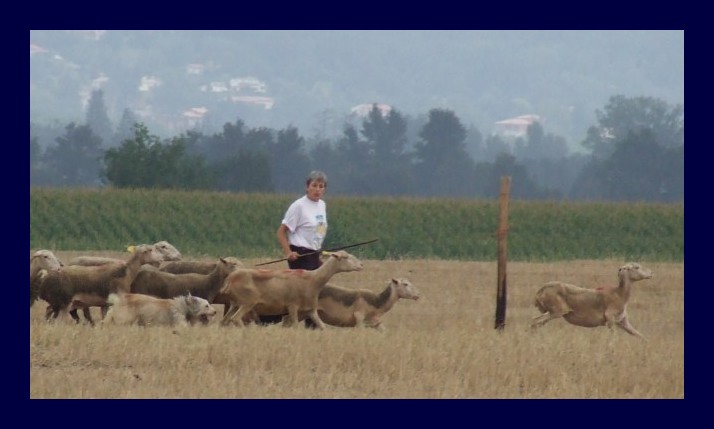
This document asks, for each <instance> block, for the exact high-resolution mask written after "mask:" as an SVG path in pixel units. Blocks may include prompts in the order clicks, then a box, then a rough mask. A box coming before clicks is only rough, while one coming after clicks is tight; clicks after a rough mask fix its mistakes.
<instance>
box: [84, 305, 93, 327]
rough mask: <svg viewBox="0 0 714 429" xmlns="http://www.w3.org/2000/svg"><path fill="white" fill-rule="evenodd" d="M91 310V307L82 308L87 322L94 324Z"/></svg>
mask: <svg viewBox="0 0 714 429" xmlns="http://www.w3.org/2000/svg"><path fill="white" fill-rule="evenodd" d="M89 310H90V308H89V307H84V308H82V314H83V315H84V318H85V319H86V320H87V322H89V324H90V325H92V326H94V320H92V312H91V311H89Z"/></svg>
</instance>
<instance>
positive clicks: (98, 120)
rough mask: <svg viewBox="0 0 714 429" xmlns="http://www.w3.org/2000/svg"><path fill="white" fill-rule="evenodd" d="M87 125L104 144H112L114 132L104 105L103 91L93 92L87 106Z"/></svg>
mask: <svg viewBox="0 0 714 429" xmlns="http://www.w3.org/2000/svg"><path fill="white" fill-rule="evenodd" d="M86 125H87V126H89V127H90V128H91V129H92V131H93V132H94V134H95V135H97V136H99V138H101V139H102V142H104V143H105V144H106V145H110V144H111V142H112V136H113V135H114V132H113V127H112V123H111V121H110V120H109V116H107V108H106V106H105V105H104V91H102V90H101V89H97V90H94V91H92V95H91V97H90V99H89V104H88V106H87V120H86Z"/></svg>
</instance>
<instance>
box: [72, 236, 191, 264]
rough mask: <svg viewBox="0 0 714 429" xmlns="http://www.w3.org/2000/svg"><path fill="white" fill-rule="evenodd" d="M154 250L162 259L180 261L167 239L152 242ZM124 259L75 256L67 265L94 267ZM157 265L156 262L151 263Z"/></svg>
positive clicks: (178, 253) (120, 262) (178, 255)
mask: <svg viewBox="0 0 714 429" xmlns="http://www.w3.org/2000/svg"><path fill="white" fill-rule="evenodd" d="M154 246H155V247H156V250H158V252H159V253H161V255H162V256H163V257H162V261H180V260H181V252H179V251H178V249H176V248H175V247H174V246H173V245H172V244H171V243H169V242H168V241H159V242H156V243H154ZM125 262H126V261H125V260H124V259H117V258H106V257H102V256H77V257H76V258H73V259H71V260H70V261H69V263H68V265H81V266H85V267H95V266H101V265H106V264H123V263H125ZM153 264H155V265H158V263H153Z"/></svg>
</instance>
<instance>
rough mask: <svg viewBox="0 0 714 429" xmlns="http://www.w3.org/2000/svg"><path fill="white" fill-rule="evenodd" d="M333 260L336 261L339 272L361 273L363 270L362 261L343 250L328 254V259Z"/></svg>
mask: <svg viewBox="0 0 714 429" xmlns="http://www.w3.org/2000/svg"><path fill="white" fill-rule="evenodd" d="M333 258H334V259H336V260H337V261H338V263H339V268H340V271H361V270H362V268H364V267H363V265H362V261H360V260H359V259H357V257H356V256H354V255H352V254H350V253H347V252H345V251H344V250H338V251H337V252H332V253H330V259H333Z"/></svg>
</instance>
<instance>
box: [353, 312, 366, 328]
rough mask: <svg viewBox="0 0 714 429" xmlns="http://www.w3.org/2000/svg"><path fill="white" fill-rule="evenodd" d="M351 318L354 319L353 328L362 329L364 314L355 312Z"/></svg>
mask: <svg viewBox="0 0 714 429" xmlns="http://www.w3.org/2000/svg"><path fill="white" fill-rule="evenodd" d="M353 316H354V318H355V328H364V313H362V312H360V311H355V312H354V314H353Z"/></svg>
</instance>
